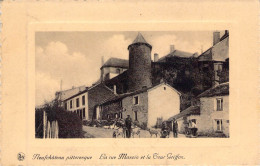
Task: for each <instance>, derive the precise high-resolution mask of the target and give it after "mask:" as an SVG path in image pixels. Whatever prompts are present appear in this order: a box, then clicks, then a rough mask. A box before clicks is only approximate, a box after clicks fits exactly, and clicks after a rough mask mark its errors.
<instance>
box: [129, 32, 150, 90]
mask: <svg viewBox="0 0 260 166" xmlns="http://www.w3.org/2000/svg"><path fill="white" fill-rule="evenodd" d="M128 50H129V69H128V81H129V83H128V91H129V92H133V91H136V90H139V89H142V88H145V87H151V86H152V79H151V78H152V72H151V70H152V69H151V50H152V46H151V45H150V44H148V43H147V42H146V41H145V39H144V37H143V36H142V34H141V33H138V35H137V37H136V39H135V40H134V42H133V43H132V44H130V45H129V46H128Z"/></svg>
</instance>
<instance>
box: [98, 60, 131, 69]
mask: <svg viewBox="0 0 260 166" xmlns="http://www.w3.org/2000/svg"><path fill="white" fill-rule="evenodd" d="M103 67H121V68H126V69H127V68H128V67H129V62H128V60H126V59H119V58H110V59H108V60H107V61H106V63H105V64H104V65H103V66H102V67H101V68H103Z"/></svg>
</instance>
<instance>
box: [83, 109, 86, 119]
mask: <svg viewBox="0 0 260 166" xmlns="http://www.w3.org/2000/svg"><path fill="white" fill-rule="evenodd" d="M85 117H86V112H85V108H83V118H85Z"/></svg>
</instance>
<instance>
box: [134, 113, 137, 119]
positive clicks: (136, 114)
mask: <svg viewBox="0 0 260 166" xmlns="http://www.w3.org/2000/svg"><path fill="white" fill-rule="evenodd" d="M134 113H135V120H136V121H137V111H135V112H134Z"/></svg>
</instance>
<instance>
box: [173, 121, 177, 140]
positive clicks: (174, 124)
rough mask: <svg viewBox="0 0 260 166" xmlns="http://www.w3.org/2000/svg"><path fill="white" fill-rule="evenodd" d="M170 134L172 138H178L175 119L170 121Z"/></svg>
mask: <svg viewBox="0 0 260 166" xmlns="http://www.w3.org/2000/svg"><path fill="white" fill-rule="evenodd" d="M172 132H173V137H174V138H177V137H178V123H177V121H176V119H175V118H173V120H172Z"/></svg>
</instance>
